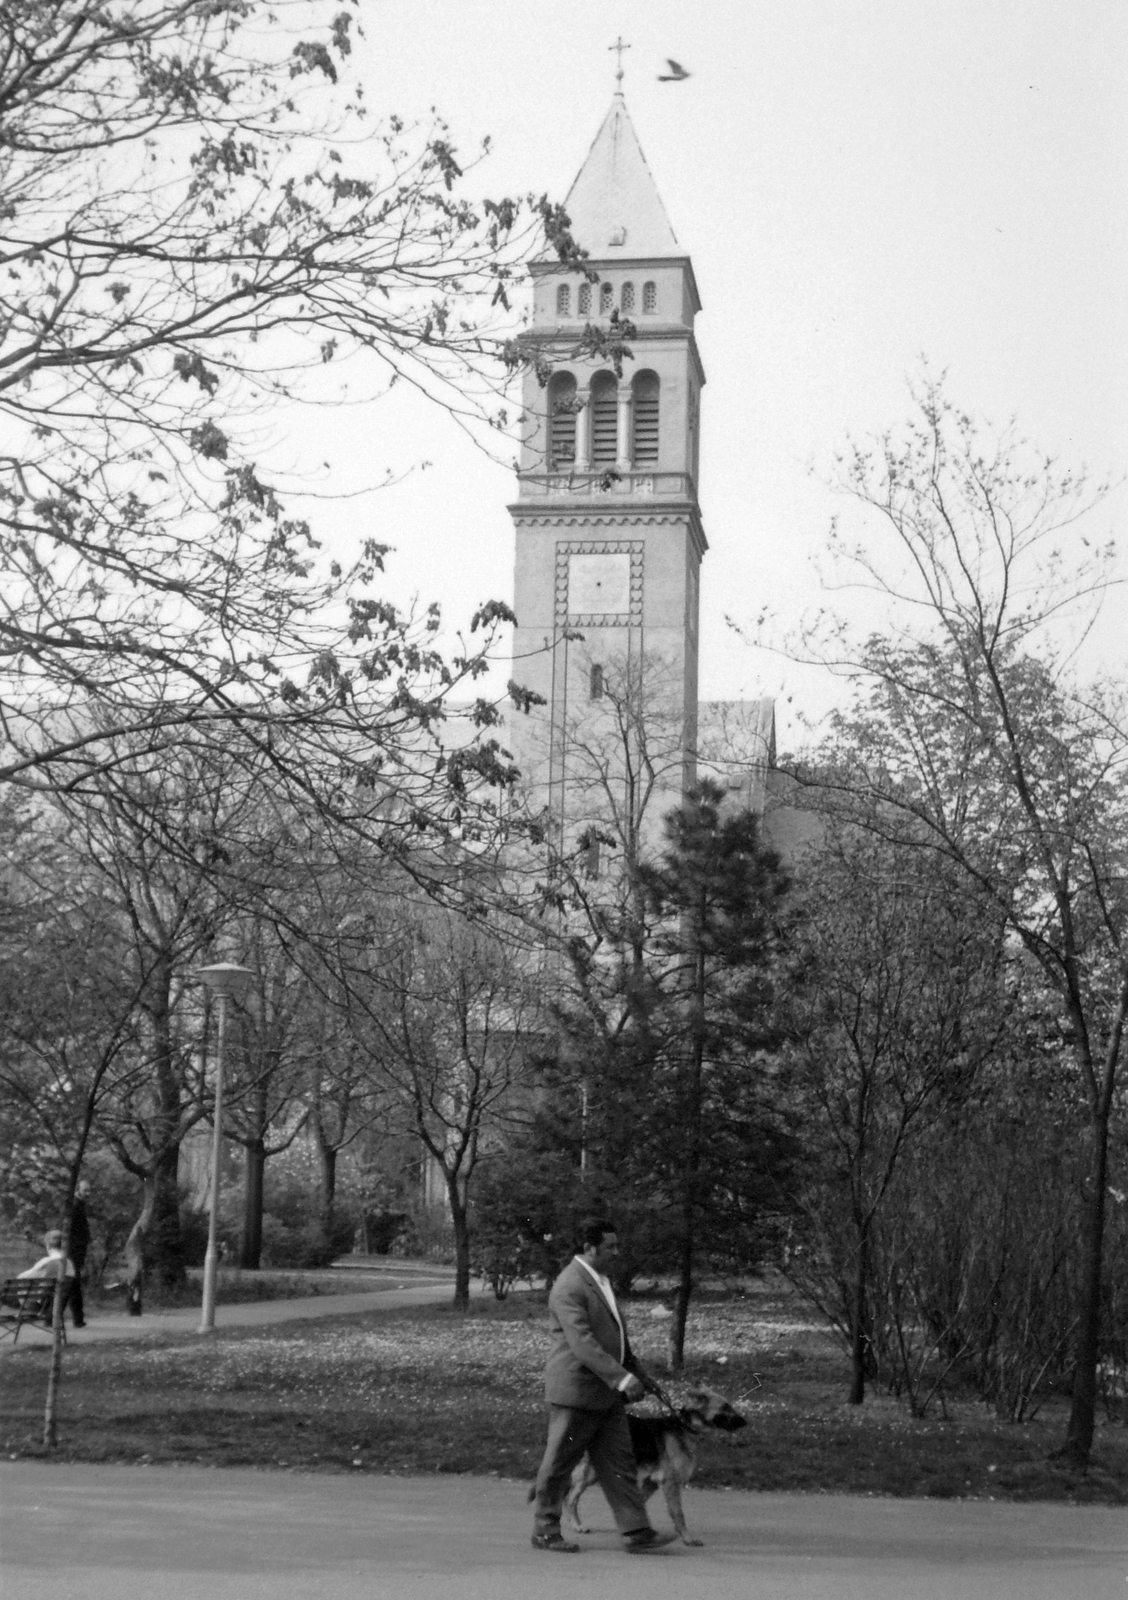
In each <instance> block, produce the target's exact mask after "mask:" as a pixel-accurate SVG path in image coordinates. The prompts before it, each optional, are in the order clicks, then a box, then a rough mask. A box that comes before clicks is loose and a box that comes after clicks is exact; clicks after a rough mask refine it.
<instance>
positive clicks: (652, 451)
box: [631, 372, 658, 467]
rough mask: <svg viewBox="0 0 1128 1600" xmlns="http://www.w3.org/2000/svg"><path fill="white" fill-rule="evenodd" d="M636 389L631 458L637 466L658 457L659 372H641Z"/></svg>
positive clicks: (636, 379) (653, 460)
mask: <svg viewBox="0 0 1128 1600" xmlns="http://www.w3.org/2000/svg"><path fill="white" fill-rule="evenodd" d="M632 387H633V390H634V405H633V406H632V408H631V409H632V411H633V413H634V438H633V440H632V448H631V460H632V462H633V463H634V465H635V466H636V467H639V466H646V465H648V464H649V463H652V462H655V461H657V459H658V374H657V373H656V372H640V373H639V374H638V376H637V377H636V378H635V380H634V384H633V385H632Z"/></svg>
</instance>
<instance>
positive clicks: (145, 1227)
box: [125, 1176, 156, 1317]
mask: <svg viewBox="0 0 1128 1600" xmlns="http://www.w3.org/2000/svg"><path fill="white" fill-rule="evenodd" d="M155 1205H156V1182H155V1180H154V1179H153V1178H152V1177H151V1176H147V1177H145V1178H143V1179H142V1180H141V1214H140V1216H139V1217H138V1218H137V1221H136V1222H135V1223H134V1224H133V1226H132V1228H130V1230H129V1237H128V1239H126V1241H125V1263H126V1275H125V1288H126V1296H127V1300H128V1304H129V1315H130V1316H131V1317H139V1316H140V1315H141V1299H142V1291H143V1289H144V1285H145V1235H146V1234H147V1233H148V1231H149V1224H150V1222H151V1221H152V1218H153V1210H154V1207H155Z"/></svg>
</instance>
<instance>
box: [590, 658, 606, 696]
mask: <svg viewBox="0 0 1128 1600" xmlns="http://www.w3.org/2000/svg"><path fill="white" fill-rule="evenodd" d="M588 699H589V700H602V699H603V668H602V667H601V666H600V665H599V663H598V662H593V663H592V668H591V675H590V678H589V681H588Z"/></svg>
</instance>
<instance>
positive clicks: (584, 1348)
mask: <svg viewBox="0 0 1128 1600" xmlns="http://www.w3.org/2000/svg"><path fill="white" fill-rule="evenodd" d="M621 1315H622V1312H620V1316H621ZM548 1331H549V1336H550V1337H551V1339H552V1349H551V1350H550V1351H549V1355H548V1363H547V1365H546V1366H545V1370H544V1392H545V1398H546V1399H547V1400H548V1401H549V1402H550V1403H551V1404H552V1405H555V1406H575V1407H576V1408H577V1409H578V1410H581V1411H609V1410H610V1409H611V1407H612V1406H613V1405H614V1404H615V1403H616V1402H617V1401H618V1400H619V1399H621V1396H620V1394H619V1392H618V1385H619V1383H620V1382H621V1381H622V1380H623V1379H624V1378H625V1377H626V1376H627V1374H628V1373H637V1372H638V1364H637V1362H636V1361H635V1358H634V1356H633V1355H632V1353H631V1347H630V1343H629V1341H628V1340H627V1336H626V1331H625V1329H624V1332H623V1334H622V1336H621V1337H620V1333H619V1324H618V1323H617V1322H616V1321H615V1318H614V1315H613V1314H612V1311H611V1307H610V1306H609V1305H608V1304H607V1301H606V1300H605V1298H604V1297H603V1294H602V1293H601V1291H600V1289H599V1286H598V1284H597V1283H596V1282H595V1280H594V1278H593V1277H592V1276H591V1274H590V1272H588V1271H587V1270H586V1268H584V1267H582V1266H581V1265H580V1263H579V1262H578V1261H577V1260H575V1259H573V1260H572V1261H570V1262H569V1263H568V1265H567V1266H566V1267H565V1268H564V1271H563V1272H562V1273H561V1274H560V1276H559V1277H558V1278H557V1280H556V1282H555V1283H554V1284H553V1285H552V1292H551V1293H550V1294H549V1297H548ZM620 1351H622V1353H623V1360H620V1359H619V1356H620Z"/></svg>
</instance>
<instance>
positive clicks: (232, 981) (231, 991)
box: [195, 961, 253, 1000]
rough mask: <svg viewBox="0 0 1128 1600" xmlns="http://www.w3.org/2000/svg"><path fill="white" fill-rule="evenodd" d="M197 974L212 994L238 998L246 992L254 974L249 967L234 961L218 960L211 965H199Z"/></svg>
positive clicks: (233, 998)
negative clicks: (241, 965)
mask: <svg viewBox="0 0 1128 1600" xmlns="http://www.w3.org/2000/svg"><path fill="white" fill-rule="evenodd" d="M195 976H196V977H197V978H198V979H199V981H200V982H201V983H202V984H203V985H204V986H205V987H206V988H207V989H209V990H210V991H211V993H212V994H215V995H227V996H228V997H230V998H231V999H232V1000H238V999H239V997H240V995H242V994H245V993H246V990H247V985H248V983H250V981H251V978H252V976H253V974H252V972H251V969H250V968H249V967H240V966H239V965H238V964H237V963H236V962H234V961H217V962H216V964H215V965H214V966H211V967H198V968H197V969H196V973H195Z"/></svg>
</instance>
